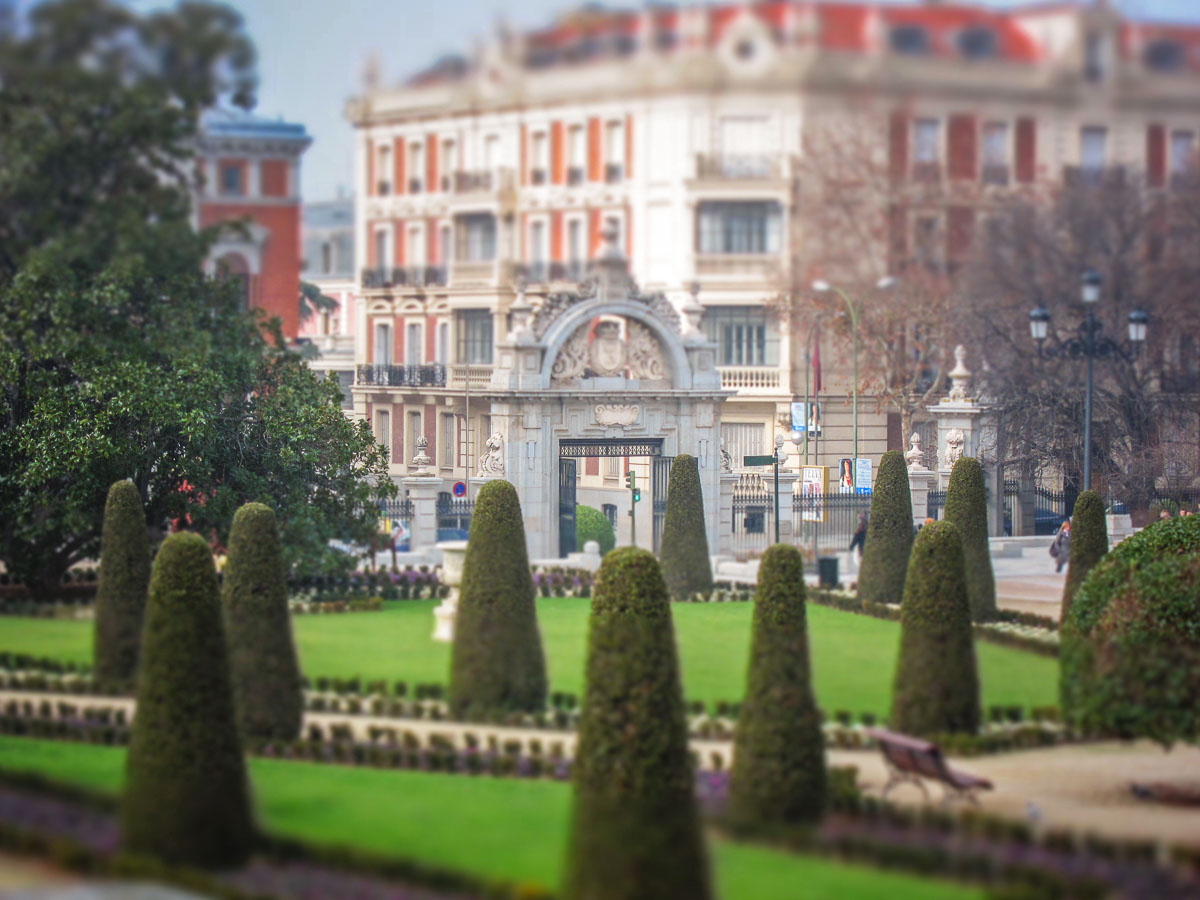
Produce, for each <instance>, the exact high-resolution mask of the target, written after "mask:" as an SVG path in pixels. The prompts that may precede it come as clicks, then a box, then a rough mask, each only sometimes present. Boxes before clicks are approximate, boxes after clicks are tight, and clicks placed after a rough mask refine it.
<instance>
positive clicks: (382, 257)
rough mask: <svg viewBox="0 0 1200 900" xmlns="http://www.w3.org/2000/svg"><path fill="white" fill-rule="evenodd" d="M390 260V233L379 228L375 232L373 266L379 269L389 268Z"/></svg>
mask: <svg viewBox="0 0 1200 900" xmlns="http://www.w3.org/2000/svg"><path fill="white" fill-rule="evenodd" d="M391 262H392V233H391V232H390V231H388V230H387V229H384V228H381V229H379V230H378V231H376V232H375V266H376V268H379V269H388V268H391Z"/></svg>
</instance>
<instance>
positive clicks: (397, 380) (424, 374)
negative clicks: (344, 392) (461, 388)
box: [355, 363, 446, 387]
mask: <svg viewBox="0 0 1200 900" xmlns="http://www.w3.org/2000/svg"><path fill="white" fill-rule="evenodd" d="M355 384H361V385H374V386H376V387H445V386H446V367H445V366H443V365H441V364H440V363H433V364H431V365H408V366H393V365H373V366H359V367H358V372H357V377H356V379H355Z"/></svg>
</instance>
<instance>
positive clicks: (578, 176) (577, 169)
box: [567, 166, 583, 186]
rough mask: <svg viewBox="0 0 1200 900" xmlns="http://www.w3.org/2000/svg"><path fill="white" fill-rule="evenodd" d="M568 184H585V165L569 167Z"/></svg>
mask: <svg viewBox="0 0 1200 900" xmlns="http://www.w3.org/2000/svg"><path fill="white" fill-rule="evenodd" d="M567 184H569V185H572V186H574V185H577V184H583V166H570V167H569V168H568V169H567Z"/></svg>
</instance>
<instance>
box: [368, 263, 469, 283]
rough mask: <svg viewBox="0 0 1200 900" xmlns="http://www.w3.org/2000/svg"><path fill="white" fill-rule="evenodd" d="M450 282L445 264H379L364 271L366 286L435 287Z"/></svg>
mask: <svg viewBox="0 0 1200 900" xmlns="http://www.w3.org/2000/svg"><path fill="white" fill-rule="evenodd" d="M448 282H449V279H448V278H447V277H446V268H445V266H407V267H405V266H396V267H395V268H391V269H389V268H385V267H379V266H377V267H375V268H370V269H363V271H362V286H363V287H364V288H390V287H434V286H437V285H441V286H444V285H446V284H447V283H448Z"/></svg>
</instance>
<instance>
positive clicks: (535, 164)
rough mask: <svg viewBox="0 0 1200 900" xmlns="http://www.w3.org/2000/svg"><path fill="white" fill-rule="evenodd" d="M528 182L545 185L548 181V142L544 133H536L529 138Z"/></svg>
mask: <svg viewBox="0 0 1200 900" xmlns="http://www.w3.org/2000/svg"><path fill="white" fill-rule="evenodd" d="M529 156H530V166H529V168H530V180H531V181H532V182H533V183H534V184H546V183H547V182H548V181H549V180H550V142H549V141H548V140H547V139H546V132H544V131H536V132H534V134H533V137H532V138H530V153H529Z"/></svg>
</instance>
